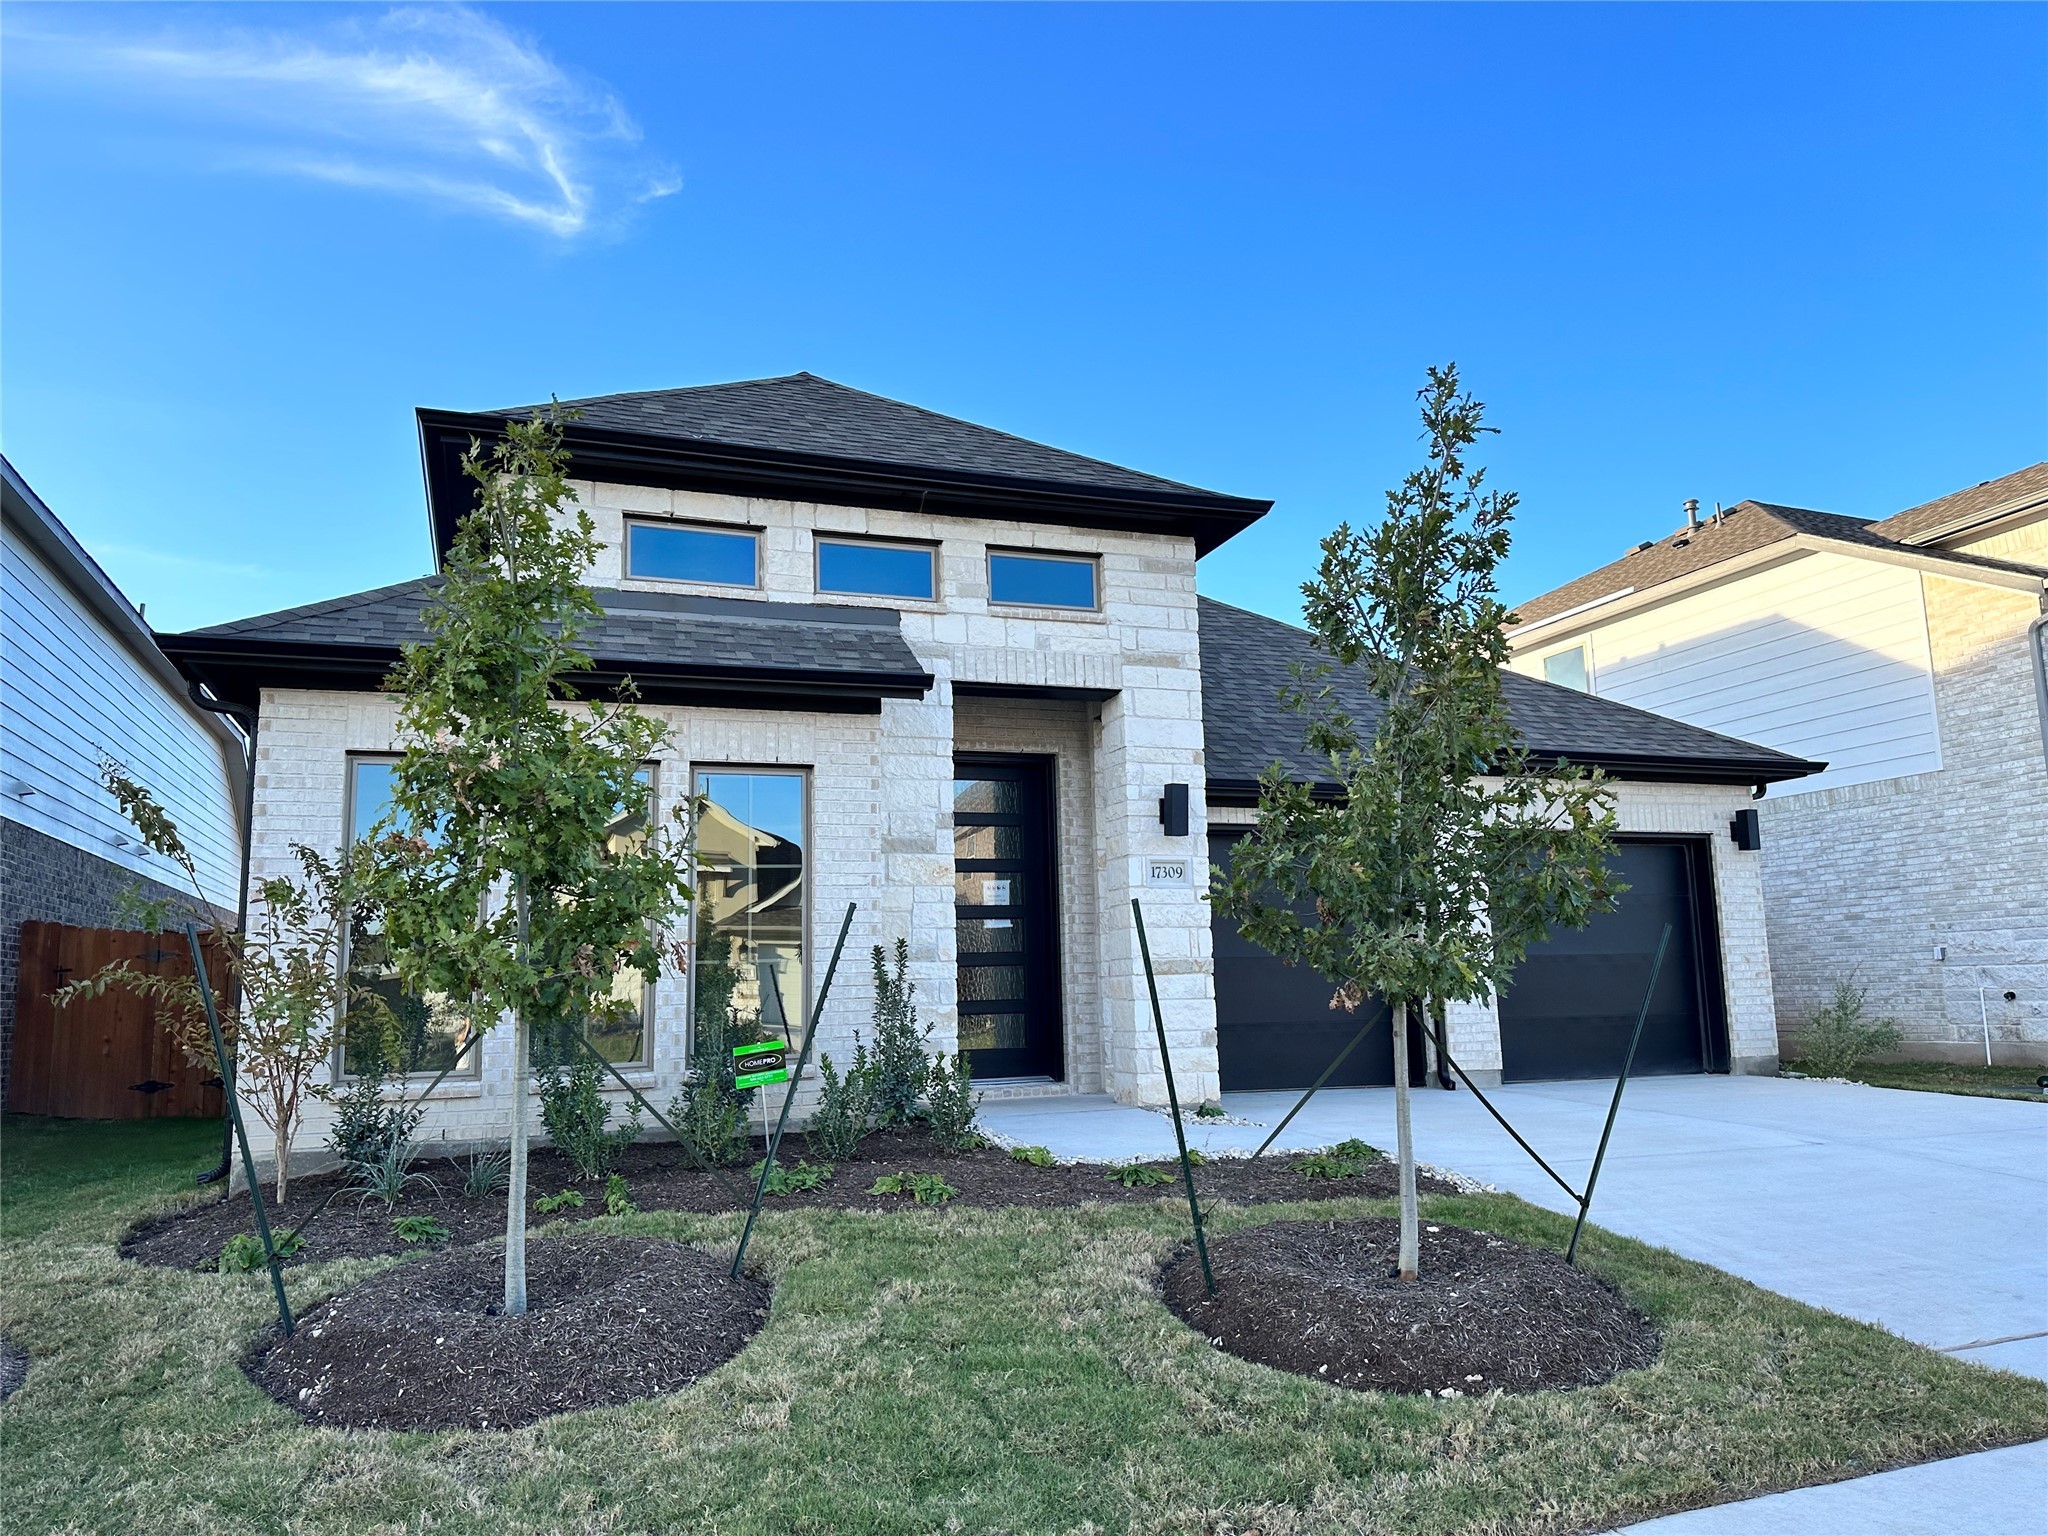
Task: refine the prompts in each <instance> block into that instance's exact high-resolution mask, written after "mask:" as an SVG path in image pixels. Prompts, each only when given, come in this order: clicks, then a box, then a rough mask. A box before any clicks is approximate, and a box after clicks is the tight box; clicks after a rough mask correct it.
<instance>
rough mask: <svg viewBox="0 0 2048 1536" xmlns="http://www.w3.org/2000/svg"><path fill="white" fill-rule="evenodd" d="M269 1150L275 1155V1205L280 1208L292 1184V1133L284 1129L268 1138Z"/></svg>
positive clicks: (286, 1128) (289, 1128) (287, 1128)
mask: <svg viewBox="0 0 2048 1536" xmlns="http://www.w3.org/2000/svg"><path fill="white" fill-rule="evenodd" d="M270 1143H271V1148H272V1150H273V1151H274V1152H275V1153H276V1154H277V1189H276V1197H277V1203H278V1204H279V1205H280V1206H282V1205H283V1204H284V1197H285V1194H286V1192H287V1191H288V1190H289V1189H290V1188H291V1182H292V1131H291V1127H290V1126H286V1127H284V1128H283V1129H282V1130H280V1131H278V1132H276V1133H275V1134H274V1135H272V1137H271V1138H270Z"/></svg>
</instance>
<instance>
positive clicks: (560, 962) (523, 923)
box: [368, 409, 691, 1315]
mask: <svg viewBox="0 0 2048 1536" xmlns="http://www.w3.org/2000/svg"><path fill="white" fill-rule="evenodd" d="M567 463H568V455H567V454H566V453H565V452H564V450H563V447H562V422H561V419H560V417H559V415H558V414H557V413H556V412H555V411H554V410H552V409H550V410H549V411H547V412H543V413H541V414H540V415H539V416H537V417H536V418H535V419H533V420H530V421H516V422H508V423H507V424H506V427H505V433H504V437H503V438H502V440H500V441H499V442H497V443H495V444H492V445H488V446H486V445H483V444H481V443H472V445H471V447H470V450H469V452H468V453H467V454H466V455H465V456H464V459H463V468H464V470H465V472H466V473H467V474H468V475H469V477H470V479H471V480H472V481H474V482H475V485H476V504H475V506H474V508H473V509H472V510H471V511H470V512H468V513H467V514H466V515H465V516H464V517H463V518H462V520H461V522H460V523H459V524H458V525H457V528H456V533H455V537H454V539H453V541H452V543H451V544H450V547H449V551H448V556H447V559H446V561H445V562H444V575H443V580H442V584H441V588H440V591H439V592H438V594H437V595H436V596H435V598H434V600H433V601H432V602H431V603H430V604H429V605H428V607H427V609H426V611H425V612H424V614H423V615H422V620H423V623H424V625H425V627H426V631H427V638H426V640H424V641H423V642H420V643H418V644H414V645H408V646H407V647H406V648H405V651H404V654H403V656H402V659H401V660H400V661H399V664H398V666H397V667H396V668H395V669H394V670H393V672H392V673H391V676H390V677H389V678H388V679H387V680H386V684H385V686H386V688H387V689H388V690H389V691H390V692H391V693H393V694H394V695H395V696H396V697H397V700H398V705H399V711H398V733H397V734H398V745H399V748H400V756H399V759H398V762H397V763H396V764H395V765H394V766H393V768H392V772H391V808H390V810H389V812H388V813H387V814H386V816H385V818H384V819H383V821H382V822H381V823H380V824H379V825H378V826H377V827H375V828H373V829H372V834H371V836H370V838H369V839H368V842H369V845H370V846H371V847H373V848H374V850H375V855H376V864H377V876H378V878H377V886H376V889H377V892H378V894H379V896H380V897H381V900H382V916H383V923H384V934H385V938H386V942H387V944H388V947H389V950H390V957H391V961H392V963H393V965H395V967H396V968H397V970H398V973H399V976H400V978H401V979H402V981H403V982H404V984H405V986H406V988H407V990H409V991H411V992H413V993H415V994H416V995H420V996H428V997H439V998H445V999H459V1000H461V1002H462V1005H463V1006H464V1007H466V1008H467V1009H468V1011H469V1014H470V1023H471V1025H472V1027H474V1028H478V1029H488V1028H494V1027H500V1026H501V1024H503V1025H506V1026H507V1027H509V1028H510V1029H511V1031H512V1034H513V1036H514V1039H513V1049H512V1051H511V1060H512V1061H513V1063H514V1064H515V1065H514V1068H513V1081H512V1083H511V1090H512V1091H511V1095H510V1103H511V1126H510V1147H509V1161H508V1168H507V1175H508V1176H507V1188H506V1201H505V1208H506V1209H505V1299H504V1309H505V1312H506V1313H507V1314H508V1315H518V1314H520V1313H523V1312H525V1310H526V1183H527V1143H528V1136H529V1129H528V1124H527V1118H528V1112H527V1102H526V1101H527V1092H528V1084H529V1082H530V1074H531V1068H530V1066H529V1061H530V1056H529V1047H530V1042H531V1039H532V1036H533V1033H534V1031H535V1030H536V1029H542V1030H546V1029H549V1028H551V1027H553V1026H558V1025H560V1024H561V1023H563V1021H567V1020H583V1021H587V1020H593V1019H599V1018H603V1017H605V1016H606V1009H607V1007H608V1006H609V1005H610V1004H611V1000H612V998H613V996H614V987H615V984H616V983H617V982H618V981H619V980H620V979H621V977H623V976H625V975H626V974H627V973H629V972H631V973H637V974H638V976H639V977H640V978H641V980H643V981H645V982H654V981H657V980H659V978H660V976H661V973H662V970H663V961H664V957H665V954H666V951H665V949H664V946H663V945H662V944H661V943H660V942H659V935H660V934H662V933H663V932H665V931H666V930H667V928H668V926H669V925H670V924H671V923H672V922H673V920H674V919H675V918H676V916H677V914H678V913H679V912H680V911H681V910H682V908H683V907H684V906H685V905H686V904H687V902H688V901H689V899H690V894H691V893H690V884H689V868H690V850H689V838H688V835H687V819H686V817H685V816H684V815H683V814H682V813H680V812H679V813H678V814H677V816H676V817H675V818H674V819H673V820H672V821H670V822H668V823H665V824H663V825H660V826H656V825H654V818H653V814H652V812H653V805H652V788H651V786H650V785H649V784H647V783H645V782H643V781H642V780H641V779H640V778H639V777H638V774H639V771H640V769H641V768H642V766H643V765H644V764H645V763H647V762H648V761H649V759H651V758H653V757H654V756H655V755H656V754H657V752H658V751H659V749H660V748H661V746H662V744H663V742H664V740H665V739H666V736H667V732H666V729H665V728H664V727H663V726H662V725H661V723H660V722H658V721H656V720H654V719H652V718H651V717H649V716H647V715H645V714H643V713H641V711H640V710H639V708H638V707H637V705H636V703H635V695H634V691H633V688H632V685H631V682H630V680H627V681H625V682H623V683H622V684H621V685H620V686H619V688H618V689H617V690H616V696H615V698H614V699H612V700H606V699H603V698H583V697H580V696H579V695H578V692H577V689H576V686H575V683H576V679H577V675H578V674H579V673H580V672H583V671H585V670H588V668H589V667H590V665H591V662H590V658H589V656H588V655H587V654H586V653H585V652H584V651H583V650H582V649H581V648H580V646H579V641H580V639H581V637H582V636H583V634H584V633H585V632H586V631H587V630H588V629H589V628H590V626H591V625H593V624H594V623H596V622H597V621H598V620H599V619H600V618H601V616H602V612H603V610H602V609H601V608H600V607H599V606H598V602H597V599H596V598H595V597H594V596H593V595H592V593H591V591H590V588H589V587H587V586H586V585H585V584H584V581H583V572H584V571H586V570H588V569H589V568H590V566H591V564H592V563H593V561H594V560H595V559H596V558H597V555H598V552H599V549H600V544H599V541H598V538H597V533H596V529H595V526H594V524H593V523H592V522H591V519H590V515H589V513H588V512H586V511H584V510H583V508H581V507H580V506H578V505H577V504H576V497H575V493H574V492H573V491H572V490H571V489H570V486H569V483H568V481H567V479H566V478H565V470H566V467H567Z"/></svg>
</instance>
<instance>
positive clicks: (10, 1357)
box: [0, 1339, 28, 1403]
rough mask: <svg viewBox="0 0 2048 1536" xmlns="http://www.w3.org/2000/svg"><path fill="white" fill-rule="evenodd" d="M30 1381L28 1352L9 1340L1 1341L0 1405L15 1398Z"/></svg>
mask: <svg viewBox="0 0 2048 1536" xmlns="http://www.w3.org/2000/svg"><path fill="white" fill-rule="evenodd" d="M27 1379H28V1351H27V1350H25V1349H23V1348H22V1347H21V1346H20V1345H18V1344H16V1343H14V1342H13V1341H12V1340H9V1339H0V1403H4V1402H6V1401H7V1399H8V1398H10V1397H12V1396H14V1393H15V1389H16V1388H18V1387H19V1386H20V1385H21V1384H22V1382H24V1381H26V1380H27Z"/></svg>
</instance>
